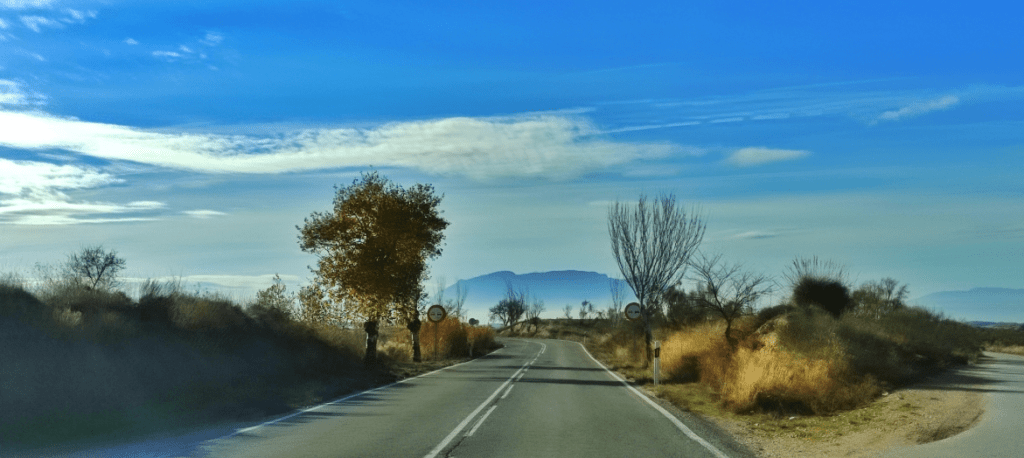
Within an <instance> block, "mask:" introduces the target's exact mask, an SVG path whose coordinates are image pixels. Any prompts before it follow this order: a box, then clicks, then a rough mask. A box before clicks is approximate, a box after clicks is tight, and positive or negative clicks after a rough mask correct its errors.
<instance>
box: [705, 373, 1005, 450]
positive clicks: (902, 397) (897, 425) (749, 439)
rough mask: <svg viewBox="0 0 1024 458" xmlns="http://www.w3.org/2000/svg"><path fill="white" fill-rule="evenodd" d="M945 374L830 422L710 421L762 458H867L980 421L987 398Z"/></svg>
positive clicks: (796, 419) (826, 419)
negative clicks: (776, 425)
mask: <svg viewBox="0 0 1024 458" xmlns="http://www.w3.org/2000/svg"><path fill="white" fill-rule="evenodd" d="M955 380H956V375H955V372H947V373H945V374H941V375H937V376H935V377H933V378H931V379H928V380H925V381H923V382H921V383H919V384H916V385H913V386H909V387H905V388H902V389H899V390H897V391H894V392H892V393H888V394H887V395H885V396H883V397H881V398H879V399H878V400H877V401H875V402H874V403H872V404H871V405H869V406H867V407H865V408H863V409H858V410H856V411H851V412H844V413H841V414H837V415H834V416H830V417H819V418H800V417H791V418H788V419H785V420H784V421H785V422H788V425H791V426H790V427H787V423H783V425H782V426H781V427H780V428H778V429H774V428H773V430H771V431H765V430H763V429H761V428H759V426H761V425H758V424H756V423H753V422H744V421H733V420H724V419H711V420H712V421H715V422H716V423H718V424H719V425H720V426H722V427H723V428H725V429H726V430H728V431H729V432H730V433H732V434H733V435H734V436H735V437H736V438H737V439H738V440H740V441H741V442H743V443H744V444H745V445H747V447H749V448H750V449H751V450H753V451H755V452H756V453H757V454H758V456H763V457H823V456H827V457H833V456H836V457H870V456H878V455H879V454H880V453H881V452H883V451H886V450H889V449H893V448H897V447H905V446H910V445H915V444H923V443H928V442H933V441H936V440H941V439H944V438H947V437H951V436H953V435H955V434H957V433H960V432H962V431H965V430H967V429H968V428H970V427H971V426H973V425H974V424H975V423H977V421H978V419H979V418H980V417H981V414H982V412H983V411H984V407H985V406H984V403H985V397H984V395H983V394H981V393H977V392H972V391H964V390H958V389H943V388H939V389H936V388H935V387H936V386H943V385H947V384H948V385H950V386H952V385H953V383H955Z"/></svg>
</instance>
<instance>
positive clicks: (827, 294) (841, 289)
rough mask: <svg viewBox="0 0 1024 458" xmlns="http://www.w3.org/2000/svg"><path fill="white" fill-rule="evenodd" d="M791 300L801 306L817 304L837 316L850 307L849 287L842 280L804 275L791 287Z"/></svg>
mask: <svg viewBox="0 0 1024 458" xmlns="http://www.w3.org/2000/svg"><path fill="white" fill-rule="evenodd" d="M793 302H794V303H795V304H796V305H799V306H801V307H811V306H817V307H820V308H821V309H822V310H825V311H826V312H828V313H830V314H831V315H832V316H833V317H836V318H838V317H839V316H840V315H842V314H843V312H845V311H846V310H847V309H849V308H850V305H851V304H852V302H851V301H850V289H849V288H847V287H846V285H844V284H843V282H841V281H839V280H836V279H830V278H822V277H810V276H805V277H802V278H800V280H799V281H798V282H797V284H796V286H794V287H793Z"/></svg>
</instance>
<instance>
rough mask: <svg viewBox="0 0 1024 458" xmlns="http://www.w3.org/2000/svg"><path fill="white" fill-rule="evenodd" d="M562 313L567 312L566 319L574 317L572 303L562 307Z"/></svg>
mask: <svg viewBox="0 0 1024 458" xmlns="http://www.w3.org/2000/svg"><path fill="white" fill-rule="evenodd" d="M562 313H565V319H567V320H571V319H572V304H565V307H564V308H562Z"/></svg>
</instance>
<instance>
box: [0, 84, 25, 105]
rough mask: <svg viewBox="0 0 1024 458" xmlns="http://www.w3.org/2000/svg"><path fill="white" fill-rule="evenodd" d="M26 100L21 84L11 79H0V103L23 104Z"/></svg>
mask: <svg viewBox="0 0 1024 458" xmlns="http://www.w3.org/2000/svg"><path fill="white" fill-rule="evenodd" d="M26 101H27V98H26V96H25V93H24V92H22V91H21V86H20V85H19V84H18V83H16V82H14V81H11V80H0V105H24V104H25V103H26Z"/></svg>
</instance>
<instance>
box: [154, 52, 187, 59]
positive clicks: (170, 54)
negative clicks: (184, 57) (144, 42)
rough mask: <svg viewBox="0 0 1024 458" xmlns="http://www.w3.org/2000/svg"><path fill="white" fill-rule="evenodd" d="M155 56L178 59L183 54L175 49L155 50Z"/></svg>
mask: <svg viewBox="0 0 1024 458" xmlns="http://www.w3.org/2000/svg"><path fill="white" fill-rule="evenodd" d="M153 57H164V58H167V59H177V58H179V57H181V54H179V53H176V52H174V51H153Z"/></svg>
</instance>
